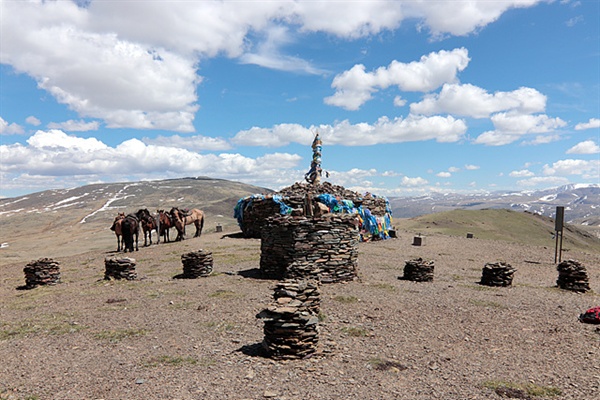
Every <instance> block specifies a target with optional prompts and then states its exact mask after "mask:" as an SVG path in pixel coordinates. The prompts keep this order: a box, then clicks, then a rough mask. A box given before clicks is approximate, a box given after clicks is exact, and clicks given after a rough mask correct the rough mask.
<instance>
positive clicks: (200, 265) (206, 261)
mask: <svg viewBox="0 0 600 400" xmlns="http://www.w3.org/2000/svg"><path fill="white" fill-rule="evenodd" d="M181 262H182V263H183V274H182V275H181V276H180V277H181V278H188V279H195V278H198V277H199V276H208V275H210V274H211V272H212V271H213V256H212V253H211V252H210V251H204V250H202V249H200V250H198V251H192V252H191V253H185V254H182V255H181Z"/></svg>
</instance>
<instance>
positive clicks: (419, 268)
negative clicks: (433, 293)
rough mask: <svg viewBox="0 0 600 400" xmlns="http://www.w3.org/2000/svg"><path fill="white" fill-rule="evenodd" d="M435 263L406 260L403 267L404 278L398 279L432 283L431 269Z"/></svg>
mask: <svg viewBox="0 0 600 400" xmlns="http://www.w3.org/2000/svg"><path fill="white" fill-rule="evenodd" d="M434 266H435V262H434V261H433V260H430V261H427V260H423V259H422V258H420V257H419V258H415V259H412V260H408V261H406V262H405V265H404V276H403V277H400V278H398V279H405V280H408V281H413V282H432V281H433V269H434Z"/></svg>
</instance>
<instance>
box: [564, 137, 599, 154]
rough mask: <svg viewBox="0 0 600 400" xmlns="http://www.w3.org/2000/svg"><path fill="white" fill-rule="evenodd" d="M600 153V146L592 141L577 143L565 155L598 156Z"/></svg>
mask: <svg viewBox="0 0 600 400" xmlns="http://www.w3.org/2000/svg"><path fill="white" fill-rule="evenodd" d="M598 153H600V146H598V145H597V144H596V142H594V141H593V140H585V141H583V142H579V143H577V144H576V145H575V146H573V147H571V148H570V149H569V150H567V154H598Z"/></svg>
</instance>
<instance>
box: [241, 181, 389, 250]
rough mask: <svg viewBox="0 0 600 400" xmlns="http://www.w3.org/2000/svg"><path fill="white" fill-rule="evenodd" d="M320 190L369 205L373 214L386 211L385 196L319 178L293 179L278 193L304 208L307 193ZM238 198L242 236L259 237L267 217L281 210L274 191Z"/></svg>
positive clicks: (297, 206) (315, 194)
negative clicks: (318, 181)
mask: <svg viewBox="0 0 600 400" xmlns="http://www.w3.org/2000/svg"><path fill="white" fill-rule="evenodd" d="M320 194H331V195H333V196H335V197H338V198H340V199H345V200H351V201H352V202H353V203H354V204H355V205H357V206H358V205H359V204H361V205H362V207H363V208H368V209H369V210H370V211H371V213H372V214H373V215H375V216H383V215H385V214H386V212H387V201H386V199H385V198H383V197H377V196H373V195H371V194H367V195H364V196H362V195H361V194H360V193H357V192H353V191H351V190H349V189H346V188H344V187H343V186H339V185H333V184H331V183H329V182H322V183H321V184H319V185H306V184H302V183H294V184H293V185H292V186H289V187H287V188H284V189H281V191H279V192H278V193H277V195H280V196H281V198H282V200H283V201H284V203H285V204H286V205H287V206H289V207H290V208H292V209H294V210H303V209H304V208H305V202H306V198H307V197H310V198H311V199H314V198H315V197H316V196H318V195H320ZM240 201H241V202H242V204H240V207H241V208H242V209H243V218H242V221H241V222H240V221H238V222H239V224H240V228H241V230H242V232H243V234H244V237H247V238H257V239H260V238H261V233H262V228H263V226H265V225H266V224H267V223H268V222H267V219H268V218H269V217H272V216H276V215H280V214H281V206H280V205H279V204H278V203H277V202H275V201H274V200H273V194H268V195H264V196H249V197H247V198H245V199H240ZM314 202H316V200H314ZM313 205H314V203H313Z"/></svg>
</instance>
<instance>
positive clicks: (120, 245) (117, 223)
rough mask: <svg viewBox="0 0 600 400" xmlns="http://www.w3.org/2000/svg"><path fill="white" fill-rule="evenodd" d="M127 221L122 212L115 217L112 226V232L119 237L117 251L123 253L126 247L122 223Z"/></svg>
mask: <svg viewBox="0 0 600 400" xmlns="http://www.w3.org/2000/svg"><path fill="white" fill-rule="evenodd" d="M124 219H125V213H123V212H120V213H119V214H117V216H116V217H115V220H114V221H113V224H112V226H111V227H110V230H111V231H114V232H115V235H117V251H121V249H125V245H124V243H123V231H122V230H121V223H122V222H123V220H124Z"/></svg>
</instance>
